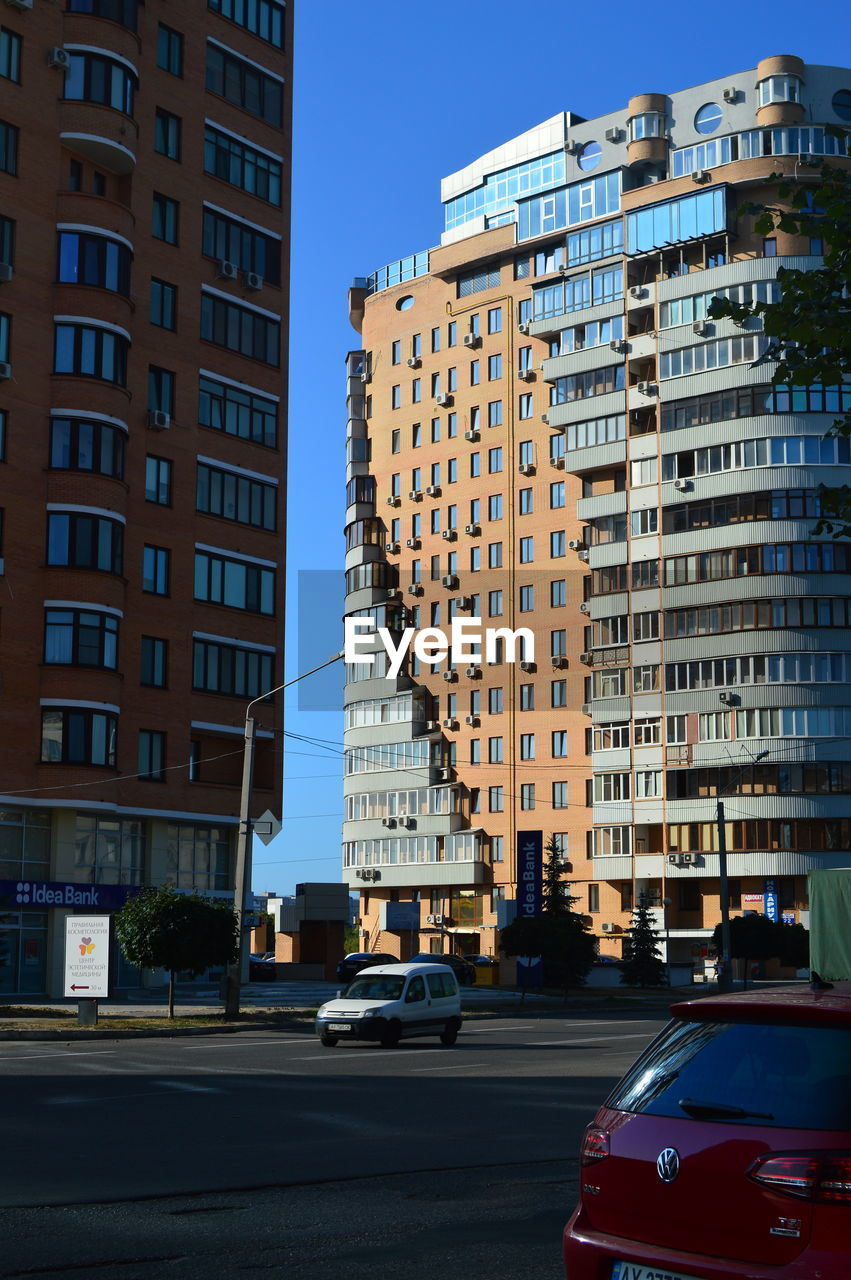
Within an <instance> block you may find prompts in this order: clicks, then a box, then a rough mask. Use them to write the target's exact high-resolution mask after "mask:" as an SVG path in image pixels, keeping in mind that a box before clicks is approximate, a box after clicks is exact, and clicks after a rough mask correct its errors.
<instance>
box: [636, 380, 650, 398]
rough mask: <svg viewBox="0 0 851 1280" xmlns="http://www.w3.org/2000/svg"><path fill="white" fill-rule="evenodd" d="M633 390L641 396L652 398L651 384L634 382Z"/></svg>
mask: <svg viewBox="0 0 851 1280" xmlns="http://www.w3.org/2000/svg"><path fill="white" fill-rule="evenodd" d="M635 389H636V391H638V392H639V393H640V394H641V395H643V396H652V395H653V391H654V386H653V383H652V382H636V384H635Z"/></svg>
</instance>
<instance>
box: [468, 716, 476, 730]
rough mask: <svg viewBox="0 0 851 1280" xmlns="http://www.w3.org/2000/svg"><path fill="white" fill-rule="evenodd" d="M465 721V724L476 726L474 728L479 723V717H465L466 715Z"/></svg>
mask: <svg viewBox="0 0 851 1280" xmlns="http://www.w3.org/2000/svg"><path fill="white" fill-rule="evenodd" d="M464 723H465V724H468V725H470V726H471V727H472V728H474V729H475V727H476V725H477V724H478V723H479V717H478V716H465V717H464Z"/></svg>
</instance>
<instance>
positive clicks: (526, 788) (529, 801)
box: [520, 782, 535, 810]
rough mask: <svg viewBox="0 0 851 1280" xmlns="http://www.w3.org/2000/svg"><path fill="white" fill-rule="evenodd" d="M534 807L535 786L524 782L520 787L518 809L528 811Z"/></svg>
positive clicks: (532, 783)
mask: <svg viewBox="0 0 851 1280" xmlns="http://www.w3.org/2000/svg"><path fill="white" fill-rule="evenodd" d="M534 807H535V784H534V782H524V783H522V784H521V786H520V808H521V809H525V810H529V809H534Z"/></svg>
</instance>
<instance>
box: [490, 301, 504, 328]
mask: <svg viewBox="0 0 851 1280" xmlns="http://www.w3.org/2000/svg"><path fill="white" fill-rule="evenodd" d="M488 333H502V307H491V308H490V310H489V311H488Z"/></svg>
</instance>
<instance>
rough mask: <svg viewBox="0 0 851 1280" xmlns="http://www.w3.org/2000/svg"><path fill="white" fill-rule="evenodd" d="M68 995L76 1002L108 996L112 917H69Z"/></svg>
mask: <svg viewBox="0 0 851 1280" xmlns="http://www.w3.org/2000/svg"><path fill="white" fill-rule="evenodd" d="M65 995H66V996H70V997H71V998H72V999H75V1000H92V999H94V1000H99V999H105V998H106V997H107V996H108V995H109V916H66V918H65Z"/></svg>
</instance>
